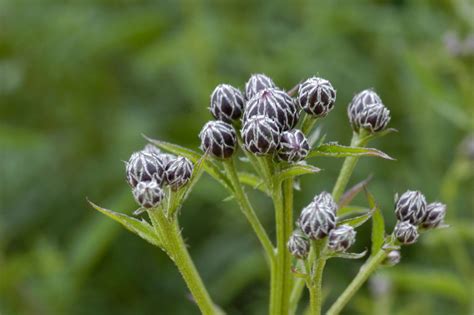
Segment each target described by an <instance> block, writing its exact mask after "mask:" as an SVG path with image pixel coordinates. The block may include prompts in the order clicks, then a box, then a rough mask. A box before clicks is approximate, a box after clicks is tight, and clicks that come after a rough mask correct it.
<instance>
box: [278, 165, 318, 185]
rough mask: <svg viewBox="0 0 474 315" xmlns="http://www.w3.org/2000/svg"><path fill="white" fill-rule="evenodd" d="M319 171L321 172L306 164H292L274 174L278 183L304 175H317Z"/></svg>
mask: <svg viewBox="0 0 474 315" xmlns="http://www.w3.org/2000/svg"><path fill="white" fill-rule="evenodd" d="M319 171H321V169H320V168H318V167H316V166H312V165H307V164H293V165H290V166H288V167H287V168H285V169H283V170H281V171H280V172H279V173H278V174H276V176H277V179H278V180H279V181H284V180H285V179H288V178H292V177H295V176H300V175H305V174H314V173H318V172H319Z"/></svg>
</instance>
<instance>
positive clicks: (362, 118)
mask: <svg viewBox="0 0 474 315" xmlns="http://www.w3.org/2000/svg"><path fill="white" fill-rule="evenodd" d="M347 114H348V116H349V120H350V122H351V125H352V128H353V129H354V131H356V132H359V130H360V129H365V130H367V131H369V132H372V133H374V132H378V131H382V130H384V129H385V128H386V127H387V125H388V123H389V121H390V111H389V110H388V109H387V108H386V107H385V106H384V105H383V103H382V100H381V99H380V97H379V96H378V95H377V93H375V92H374V91H373V90H370V89H368V90H364V91H362V92H360V93H359V94H357V95H356V96H354V98H353V99H352V101H351V102H350V103H349V106H348V108H347Z"/></svg>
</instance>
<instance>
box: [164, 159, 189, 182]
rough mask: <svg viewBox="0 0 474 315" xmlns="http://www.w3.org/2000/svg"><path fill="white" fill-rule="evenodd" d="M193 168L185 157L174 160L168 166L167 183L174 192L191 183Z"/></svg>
mask: <svg viewBox="0 0 474 315" xmlns="http://www.w3.org/2000/svg"><path fill="white" fill-rule="evenodd" d="M193 168H194V166H193V163H191V161H190V160H188V159H187V158H185V157H182V156H180V157H178V158H176V159H174V160H173V161H172V162H170V163H169V164H168V165H167V166H166V169H165V174H166V177H165V179H166V183H167V184H168V185H169V186H170V187H171V189H172V190H178V189H179V188H181V187H183V186H184V185H186V184H187V183H188V182H189V180H190V179H191V175H192V174H193Z"/></svg>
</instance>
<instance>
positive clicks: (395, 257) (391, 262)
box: [382, 250, 402, 266]
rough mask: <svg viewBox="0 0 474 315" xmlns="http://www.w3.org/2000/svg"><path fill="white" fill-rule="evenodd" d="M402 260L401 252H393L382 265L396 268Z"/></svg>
mask: <svg viewBox="0 0 474 315" xmlns="http://www.w3.org/2000/svg"><path fill="white" fill-rule="evenodd" d="M401 259H402V255H401V254H400V251H399V250H392V251H390V252H389V253H388V254H387V257H386V258H385V259H384V261H383V262H382V264H384V265H385V266H395V265H397V264H398V263H399V262H400V260H401Z"/></svg>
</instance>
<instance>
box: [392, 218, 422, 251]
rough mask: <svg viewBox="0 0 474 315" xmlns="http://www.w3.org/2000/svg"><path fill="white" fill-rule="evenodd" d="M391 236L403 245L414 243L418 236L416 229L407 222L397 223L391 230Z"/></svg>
mask: <svg viewBox="0 0 474 315" xmlns="http://www.w3.org/2000/svg"><path fill="white" fill-rule="evenodd" d="M393 234H394V235H395V237H396V238H397V240H398V241H399V242H400V243H402V244H404V245H410V244H413V243H415V242H416V240H417V239H418V236H419V234H418V229H417V227H416V226H415V225H413V224H411V223H410V222H408V221H403V222H401V221H399V222H398V223H397V225H396V226H395V229H394V230H393Z"/></svg>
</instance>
